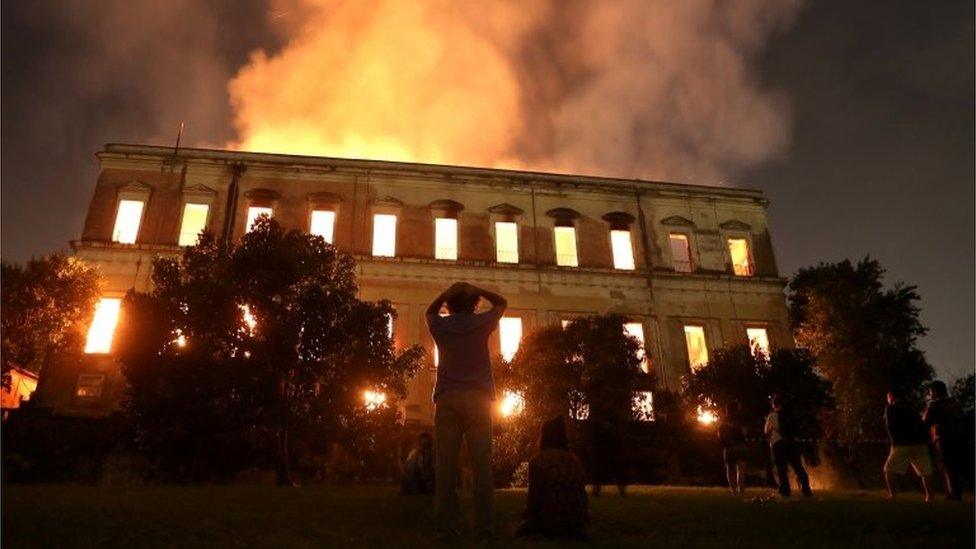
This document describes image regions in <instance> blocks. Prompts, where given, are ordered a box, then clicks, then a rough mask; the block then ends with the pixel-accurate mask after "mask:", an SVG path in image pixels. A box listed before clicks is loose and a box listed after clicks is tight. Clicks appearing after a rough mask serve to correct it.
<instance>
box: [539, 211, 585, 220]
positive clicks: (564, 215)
mask: <svg viewBox="0 0 976 549" xmlns="http://www.w3.org/2000/svg"><path fill="white" fill-rule="evenodd" d="M546 215H548V216H549V217H551V218H553V219H558V220H567V221H572V220H575V219H579V218H580V217H581V216H580V213H579V212H577V211H576V210H573V209H570V208H553V209H551V210H549V211H548V212H546Z"/></svg>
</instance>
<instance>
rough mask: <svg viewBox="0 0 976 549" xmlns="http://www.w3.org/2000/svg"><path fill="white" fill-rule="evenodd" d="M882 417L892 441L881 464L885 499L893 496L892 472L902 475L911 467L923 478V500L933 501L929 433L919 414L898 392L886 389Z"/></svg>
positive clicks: (893, 481) (893, 482) (895, 480)
mask: <svg viewBox="0 0 976 549" xmlns="http://www.w3.org/2000/svg"><path fill="white" fill-rule="evenodd" d="M884 418H885V428H886V429H887V430H888V438H889V440H891V450H890V451H889V452H888V459H887V461H885V464H884V476H885V483H886V484H887V485H888V499H895V494H896V490H895V486H896V485H897V479H896V478H895V475H901V474H905V472H906V471H907V470H908V468H909V467H911V468H912V469H914V470H915V473H916V474H917V475H918V476H919V477H920V478H921V479H922V490H923V491H924V492H925V501H932V488H931V484H932V482H931V481H932V458H931V457H930V456H929V446H928V434H927V433H926V431H925V424H924V423H922V416H921V415H919V413H918V412H916V411H915V410H913V409H912V407H911V405H910V404H908V403H907V402H905V400H904V399H903V398H902V397H901V395H900V394H899V393H898V392H897V391H895V390H889V391H888V405H887V406H885V413H884Z"/></svg>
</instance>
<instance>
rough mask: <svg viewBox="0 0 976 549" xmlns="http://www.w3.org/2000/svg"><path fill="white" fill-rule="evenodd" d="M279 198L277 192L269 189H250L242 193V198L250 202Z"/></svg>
mask: <svg viewBox="0 0 976 549" xmlns="http://www.w3.org/2000/svg"><path fill="white" fill-rule="evenodd" d="M279 196H281V195H280V194H279V193H278V191H273V190H271V189H251V190H249V191H247V192H246V193H244V197H245V198H247V199H250V200H277V199H278V197H279Z"/></svg>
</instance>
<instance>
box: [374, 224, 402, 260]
mask: <svg viewBox="0 0 976 549" xmlns="http://www.w3.org/2000/svg"><path fill="white" fill-rule="evenodd" d="M396 225H397V216H395V215H393V214H376V215H374V216H373V256H374V257H395V256H396Z"/></svg>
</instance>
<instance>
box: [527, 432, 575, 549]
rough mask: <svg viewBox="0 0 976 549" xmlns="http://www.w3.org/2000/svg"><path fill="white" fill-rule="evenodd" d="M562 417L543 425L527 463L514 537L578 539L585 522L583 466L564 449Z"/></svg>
mask: <svg viewBox="0 0 976 549" xmlns="http://www.w3.org/2000/svg"><path fill="white" fill-rule="evenodd" d="M567 446H568V441H567V439H566V425H565V423H564V422H563V418H562V416H559V417H557V418H555V419H553V420H550V421H548V422H546V423H545V424H544V425H543V426H542V433H541V435H540V437H539V453H538V454H536V455H535V456H534V457H533V458H532V460H531V461H529V497H528V509H526V511H525V514H524V515H523V518H524V521H523V522H522V524H521V525H520V526H519V528H518V532H517V534H518V535H520V536H528V535H533V534H541V535H543V536H547V537H568V538H582V537H583V535H584V532H585V529H586V524H587V523H588V522H589V518H590V517H589V511H588V509H587V500H586V474H585V472H584V470H583V463H582V462H581V461H580V459H579V458H578V457H576V454H574V453H572V452H570V451H569V450H568V449H567Z"/></svg>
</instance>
